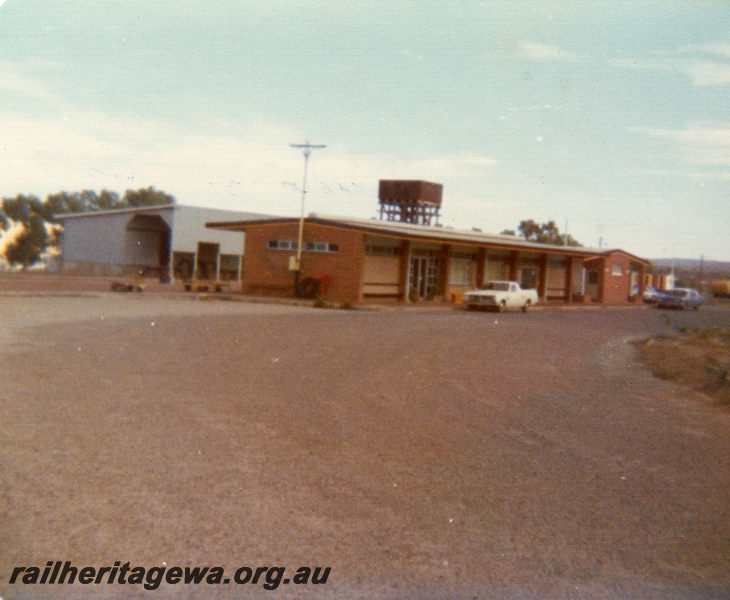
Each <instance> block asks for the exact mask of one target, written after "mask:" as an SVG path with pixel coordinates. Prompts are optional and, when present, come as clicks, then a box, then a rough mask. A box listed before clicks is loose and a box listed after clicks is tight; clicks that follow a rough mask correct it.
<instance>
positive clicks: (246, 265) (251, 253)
mask: <svg viewBox="0 0 730 600" xmlns="http://www.w3.org/2000/svg"><path fill="white" fill-rule="evenodd" d="M298 236H299V224H298V223H286V224H273V225H260V226H252V227H249V228H247V229H246V236H245V240H246V241H245V248H244V256H243V276H242V282H241V283H242V290H243V292H244V293H247V294H259V295H273V296H293V295H294V273H293V272H291V271H290V270H289V258H290V257H291V256H296V250H272V249H270V248H269V241H270V240H291V241H296V240H297V239H298ZM307 242H326V243H328V244H330V245H332V244H336V245H337V251H336V252H310V251H307V250H304V251H303V252H302V265H301V266H302V272H301V274H300V279H304V278H306V277H314V276H317V275H322V274H323V275H327V276H329V277H330V278H332V283H331V284H330V286H329V287H328V289H327V300H330V301H333V302H342V301H345V300H349V301H352V302H361V301H362V281H363V272H364V260H365V237H364V235H363V234H361V233H358V232H353V231H345V230H341V229H337V228H334V227H327V226H324V225H314V224H311V223H305V225H304V244H305V246H306V243H307Z"/></svg>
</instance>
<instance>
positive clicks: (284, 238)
mask: <svg viewBox="0 0 730 600" xmlns="http://www.w3.org/2000/svg"><path fill="white" fill-rule="evenodd" d="M207 226H208V227H209V228H212V229H218V230H226V231H240V232H245V240H244V252H243V267H242V276H241V288H242V291H243V293H245V294H252V295H273V296H293V295H295V282H296V281H298V282H299V283H298V286H299V291H300V292H302V291H304V292H306V295H309V296H314V295H316V294H320V295H323V296H324V297H326V298H327V300H330V301H333V302H343V301H350V302H354V303H362V302H368V301H382V300H395V301H407V300H415V299H432V300H442V301H446V302H459V301H460V300H461V297H462V295H463V294H464V292H465V291H466V290H468V289H472V288H475V287H478V286H480V285H482V284H483V283H484V282H485V281H489V280H495V279H509V280H513V281H518V282H520V284H521V285H522V287H524V288H534V289H537V290H538V294H539V296H540V299H541V300H542V301H546V300H553V301H562V302H597V303H604V304H623V303H629V302H633V301H636V300H637V299H640V298H641V293H642V291H643V289H642V288H643V282H644V275H645V271H646V267H647V265H648V264H649V263H648V261H646V260H644V259H642V258H639V257H637V256H634V255H632V254H629V253H627V252H624V251H622V250H618V249H614V250H605V249H590V248H574V247H567V246H550V245H545V244H537V243H534V242H527V241H525V240H523V239H521V238H517V237H514V236H506V235H489V234H485V233H481V232H478V231H457V230H453V229H450V228H444V227H440V226H429V225H423V224H412V223H404V222H397V221H376V220H370V221H368V220H356V219H344V218H334V217H332V218H330V217H318V216H310V217H308V218H306V219H304V220H303V237H302V239H303V243H302V252H301V265H300V271H299V273H296V272H295V271H293V270H292V269H293V268H295V267H296V260H295V258H296V255H297V251H298V239H299V227H300V220H299V219H298V218H270V219H263V220H247V221H227V222H209V223H207ZM293 259H294V260H293ZM305 282H306V283H305ZM303 284H304V285H303Z"/></svg>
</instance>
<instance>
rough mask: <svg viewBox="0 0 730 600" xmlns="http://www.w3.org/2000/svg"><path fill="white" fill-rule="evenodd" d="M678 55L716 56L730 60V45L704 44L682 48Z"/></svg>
mask: <svg viewBox="0 0 730 600" xmlns="http://www.w3.org/2000/svg"><path fill="white" fill-rule="evenodd" d="M677 53H678V54H714V55H718V56H721V57H726V58H730V44H704V45H689V46H682V47H681V48H680V49H679V50H677Z"/></svg>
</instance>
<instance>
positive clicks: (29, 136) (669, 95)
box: [0, 0, 730, 260]
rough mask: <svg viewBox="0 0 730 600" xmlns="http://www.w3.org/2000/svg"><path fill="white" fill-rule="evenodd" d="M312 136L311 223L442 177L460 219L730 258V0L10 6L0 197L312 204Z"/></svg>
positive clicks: (455, 220)
mask: <svg viewBox="0 0 730 600" xmlns="http://www.w3.org/2000/svg"><path fill="white" fill-rule="evenodd" d="M304 140H309V141H311V142H312V143H317V144H326V145H327V148H326V149H324V150H319V151H317V152H315V153H314V154H313V155H312V158H311V161H310V180H309V186H308V187H309V194H307V207H306V211H307V212H317V213H320V214H332V215H343V216H353V217H364V218H369V217H371V216H375V215H376V214H377V208H378V205H377V189H378V180H379V179H386V178H404V179H406V178H413V179H426V180H429V181H437V182H440V183H443V184H444V202H443V208H442V223H443V224H444V225H446V226H453V227H456V228H470V227H480V228H482V229H483V230H484V231H486V232H494V233H498V232H499V231H501V230H503V229H505V228H510V229H513V228H515V227H516V225H517V224H518V222H519V221H520V220H522V219H526V218H532V219H535V220H537V221H546V220H548V219H554V220H555V221H556V223H557V224H558V226H559V227H560V228H561V229H564V228H565V226H566V223H567V226H568V231H569V233H571V234H572V235H573V236H574V237H576V238H577V239H578V240H580V241H581V242H583V243H584V244H586V245H590V246H595V245H597V244H598V241H599V238H602V239H603V243H604V245H608V246H610V247H621V248H624V249H625V250H627V251H629V252H633V253H635V254H639V255H641V256H645V257H648V258H653V257H661V256H667V257H669V256H676V257H687V258H691V257H696V258H699V256H700V255H702V254H704V255H705V258H706V259H715V260H730V241H729V236H728V234H727V231H728V228H729V227H730V3H727V2H724V1H722V0H717V1H700V0H696V1H683V2H675V1H672V0H664V1H657V2H648V1H645V2H633V1H632V2H616V1H612V2H500V1H491V2H477V1H466V0H464V1H457V0H453V1H447V0H445V1H440V2H425V1H421V2H402V1H398V0H389V1H387V2H376V1H367V2H365V1H362V2H360V1H354V0H350V1H348V0H340V1H313V2H302V1H298V2H294V1H293V0H286V1H283V0H280V1H271V0H267V1H266V2H253V1H249V2H233V1H229V2H192V1H186V2H172V1H169V2H150V1H148V0H145V1H144V2H142V1H140V2H137V1H135V0H131V1H130V0H127V1H124V2H121V1H119V2H112V1H103V2H90V1H89V2H82V1H77V0H74V1H73V2H67V1H64V2H50V1H21V0H6V2H4V3H3V4H2V5H0V196H2V197H8V196H14V195H16V194H18V193H24V194H36V195H38V196H41V197H45V195H46V194H48V193H52V192H57V191H61V190H66V191H77V190H81V189H95V190H100V189H102V188H107V189H111V190H115V191H119V192H120V193H122V192H124V190H125V189H127V188H138V187H147V186H155V187H156V188H158V189H161V190H164V191H166V192H168V193H171V194H173V195H174V196H175V197H176V198H177V199H178V201H179V202H180V203H183V204H194V205H200V206H211V207H220V208H229V209H237V210H244V211H251V212H264V213H273V214H283V215H298V214H299V208H300V198H301V194H300V189H301V179H302V173H303V166H304V161H303V158H302V155H301V153H299V152H297V151H296V150H293V149H291V148H290V147H289V144H290V143H300V142H303V141H304Z"/></svg>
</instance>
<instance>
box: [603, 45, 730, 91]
mask: <svg viewBox="0 0 730 600" xmlns="http://www.w3.org/2000/svg"><path fill="white" fill-rule="evenodd" d="M677 54H680V55H683V56H684V55H694V56H693V57H690V58H665V59H652V60H648V61H645V60H641V59H635V60H618V61H614V64H616V65H619V66H625V67H630V68H638V69H649V70H653V71H677V72H680V73H684V74H685V75H687V76H688V77H690V79H692V83H693V84H694V85H695V86H697V87H709V86H715V85H726V84H730V60H728V59H730V44H707V45H702V46H696V45H694V46H683V47H682V48H680V49H679V50H677Z"/></svg>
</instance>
